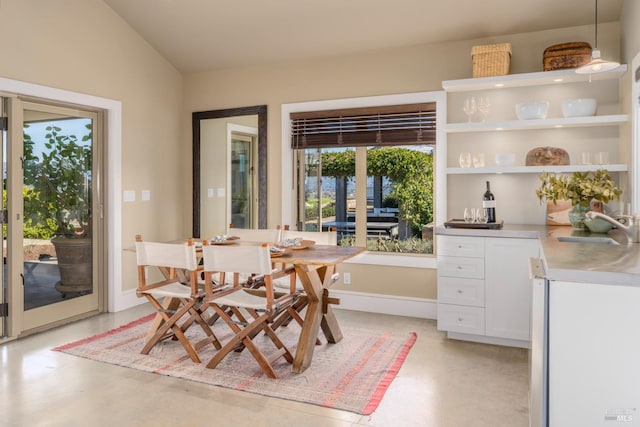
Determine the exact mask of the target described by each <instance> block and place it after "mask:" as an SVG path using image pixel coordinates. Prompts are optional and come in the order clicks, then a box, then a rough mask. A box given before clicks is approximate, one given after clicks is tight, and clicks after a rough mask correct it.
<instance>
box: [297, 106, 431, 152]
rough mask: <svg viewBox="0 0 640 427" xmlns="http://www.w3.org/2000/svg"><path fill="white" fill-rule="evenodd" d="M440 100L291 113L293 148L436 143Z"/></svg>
mask: <svg viewBox="0 0 640 427" xmlns="http://www.w3.org/2000/svg"><path fill="white" fill-rule="evenodd" d="M435 133H436V104H435V103H434V102H430V103H423V104H405V105H392V106H380V107H368V108H349V109H341V110H325V111H309V112H299V113H291V147H292V148H293V149H306V148H328V147H357V146H373V145H377V146H384V145H413V144H435V141H436V136H435Z"/></svg>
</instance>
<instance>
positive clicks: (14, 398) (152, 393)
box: [0, 305, 528, 427]
mask: <svg viewBox="0 0 640 427" xmlns="http://www.w3.org/2000/svg"><path fill="white" fill-rule="evenodd" d="M149 312H150V307H149V306H147V305H143V306H139V307H135V308H132V309H129V310H125V311H122V312H119V313H108V314H102V315H99V316H96V317H93V318H90V319H85V320H81V321H78V322H75V323H73V324H70V325H66V326H62V327H59V328H57V329H54V330H51V331H48V332H44V333H40V334H37V335H33V336H29V337H25V338H22V339H20V340H17V341H13V342H9V343H5V344H4V345H0V360H1V361H2V372H1V374H0V425H2V426H4V427H9V426H11V427H13V426H25V425H30V426H38V427H40V426H65V427H75V426H82V427H84V426H87V425H91V426H117V427H129V426H154V427H162V426H219V425H231V426H238V427H240V426H252V427H253V426H278V427H287V426H292V427H293V426H295V427H300V426H314V427H318V426H334V427H347V426H380V427H382V426H384V427H387V426H402V427H407V426H425V427H426V426H435V427H481V426H491V427H499V426H508V427H518V426H527V425H528V402H527V393H528V373H527V350H523V349H514V348H509V347H499V346H492V345H484V344H476V343H468V342H461V341H454V340H449V339H447V338H446V337H445V335H444V334H443V333H441V332H438V331H437V330H436V322H435V321H432V320H423V319H415V318H408V317H398V316H387V315H379V314H370V313H362V312H353V311H346V310H336V314H337V316H338V319H339V321H340V322H341V323H342V324H344V325H369V326H371V327H373V326H374V325H380V328H385V329H392V330H397V331H400V332H410V331H415V332H417V334H418V340H417V341H416V343H415V345H414V346H413V348H412V349H411V351H410V353H409V356H408V358H407V360H406V362H405V363H404V365H403V367H402V369H401V371H400V373H399V375H398V377H397V378H396V379H395V380H394V381H393V383H392V384H391V386H390V388H389V389H388V390H387V393H386V395H385V397H384V399H383V400H382V403H381V404H380V406H379V407H378V409H377V410H376V411H375V412H374V413H373V414H372V415H369V416H362V415H357V414H354V413H350V412H344V411H339V410H334V409H328V408H321V407H318V406H314V405H309V404H304V403H298V402H292V401H287V400H282V399H276V398H271V397H262V396H258V395H253V394H250V393H243V392H239V391H234V390H228V389H225V388H221V387H215V386H209V385H205V384H199V383H194V382H190V381H186V380H180V379H176V378H170V377H165V376H161V375H155V374H151V373H147V372H141V371H136V370H133V369H128V368H123V367H119V366H113V365H107V364H103V363H100V362H95V361H91V360H86V359H82V358H79V357H75V356H71V355H67V354H63V353H60V352H54V351H50V349H51V348H52V347H54V346H57V345H61V344H65V343H68V342H71V341H75V340H78V339H81V338H85V337H87V336H90V335H94V334H97V333H100V332H104V331H106V330H108V329H111V328H113V327H116V326H119V325H122V324H124V323H127V322H129V321H131V320H134V319H137V318H139V317H140V316H142V315H144V314H146V313H149Z"/></svg>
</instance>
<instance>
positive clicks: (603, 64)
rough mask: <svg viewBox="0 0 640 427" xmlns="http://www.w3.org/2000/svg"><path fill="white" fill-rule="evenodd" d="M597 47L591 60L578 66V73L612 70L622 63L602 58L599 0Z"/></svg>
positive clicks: (596, 27)
mask: <svg viewBox="0 0 640 427" xmlns="http://www.w3.org/2000/svg"><path fill="white" fill-rule="evenodd" d="M595 29H596V30H595V32H596V37H595V47H594V49H593V50H592V51H591V61H589V63H588V64H585V65H583V66H581V67H578V68H576V73H578V74H593V73H603V72H605V71H611V70H613V69H615V68H618V67H619V66H620V63H618V62H614V61H607V60H605V59H601V58H600V49H598V0H596V23H595Z"/></svg>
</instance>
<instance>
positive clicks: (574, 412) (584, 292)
mask: <svg viewBox="0 0 640 427" xmlns="http://www.w3.org/2000/svg"><path fill="white" fill-rule="evenodd" d="M638 307H640V286H622V285H602V284H596V283H574V282H561V281H551V282H550V284H549V399H548V400H549V408H548V409H549V426H551V427H563V426H615V425H624V426H630V427H631V426H640V388H639V387H640V386H639V384H640V369H638V360H640V334H639V333H638V325H640V310H638Z"/></svg>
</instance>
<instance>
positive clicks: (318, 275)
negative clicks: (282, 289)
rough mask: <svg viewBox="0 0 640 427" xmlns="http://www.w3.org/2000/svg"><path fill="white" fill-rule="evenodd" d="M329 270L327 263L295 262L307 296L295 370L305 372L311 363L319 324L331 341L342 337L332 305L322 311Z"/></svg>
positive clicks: (294, 363)
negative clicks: (311, 264) (303, 263)
mask: <svg viewBox="0 0 640 427" xmlns="http://www.w3.org/2000/svg"><path fill="white" fill-rule="evenodd" d="M329 271H332V270H330V269H327V268H326V267H320V268H314V267H313V266H308V265H296V273H297V275H298V278H299V279H300V281H301V282H302V285H303V286H304V289H305V292H306V294H307V298H308V300H309V305H308V306H307V309H306V312H305V316H304V322H303V325H302V331H301V332H300V338H299V339H298V348H297V349H296V355H295V358H294V359H293V367H292V371H293V372H295V373H297V374H299V373H301V372H304V371H305V370H306V369H307V368H308V367H309V365H311V360H312V359H313V350H314V348H315V343H316V339H317V337H318V332H320V327H322V331H323V332H324V334H325V336H326V338H327V340H328V341H329V342H330V343H336V342H338V341H340V340H341V339H342V331H341V330H340V326H339V325H338V321H337V319H336V317H335V315H334V314H333V311H332V310H331V307H329V306H327V307H326V313H323V300H324V299H325V298H327V297H328V295H325V291H326V287H328V286H329V285H330V284H331V274H329Z"/></svg>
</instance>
